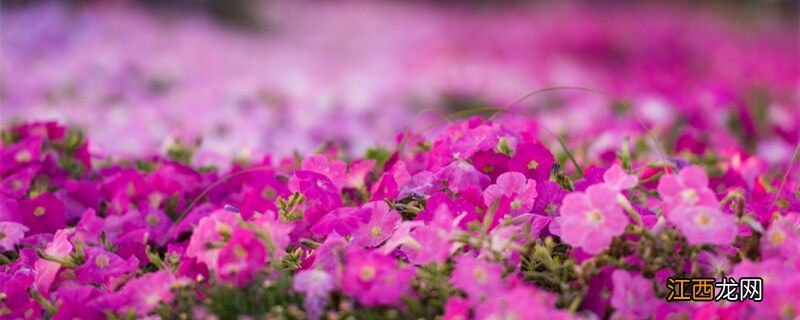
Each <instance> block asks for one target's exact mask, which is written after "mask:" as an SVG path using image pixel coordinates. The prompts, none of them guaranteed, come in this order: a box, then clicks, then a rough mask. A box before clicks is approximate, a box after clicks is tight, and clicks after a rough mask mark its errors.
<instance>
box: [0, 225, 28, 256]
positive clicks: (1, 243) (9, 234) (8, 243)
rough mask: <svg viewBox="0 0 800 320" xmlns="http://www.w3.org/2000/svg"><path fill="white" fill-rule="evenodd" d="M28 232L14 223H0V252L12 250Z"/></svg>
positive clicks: (22, 226) (25, 228) (26, 228)
mask: <svg viewBox="0 0 800 320" xmlns="http://www.w3.org/2000/svg"><path fill="white" fill-rule="evenodd" d="M28 230H29V229H28V227H26V226H24V225H21V224H19V223H16V222H0V252H4V251H8V250H13V249H14V246H16V245H17V243H19V240H21V239H22V238H24V237H25V232H27V231H28Z"/></svg>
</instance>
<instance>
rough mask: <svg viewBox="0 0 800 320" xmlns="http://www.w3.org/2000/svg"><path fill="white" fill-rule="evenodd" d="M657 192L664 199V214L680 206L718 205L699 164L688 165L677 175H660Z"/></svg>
mask: <svg viewBox="0 0 800 320" xmlns="http://www.w3.org/2000/svg"><path fill="white" fill-rule="evenodd" d="M658 193H659V194H660V195H661V197H662V199H663V200H664V214H665V215H669V214H670V213H671V212H672V211H673V210H674V209H675V208H677V207H680V206H709V207H718V206H719V201H717V197H716V196H715V195H714V192H713V191H711V189H709V188H708V176H707V175H706V172H705V170H703V168H701V167H699V166H689V167H686V168H683V169H682V170H681V171H680V173H678V174H677V175H675V174H671V175H665V176H663V177H661V180H659V182H658Z"/></svg>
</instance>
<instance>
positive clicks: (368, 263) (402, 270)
mask: <svg viewBox="0 0 800 320" xmlns="http://www.w3.org/2000/svg"><path fill="white" fill-rule="evenodd" d="M344 260H345V267H344V272H343V274H342V291H343V292H344V293H345V294H347V295H350V296H352V297H355V298H356V299H357V300H358V301H359V302H361V303H362V304H364V305H366V306H376V305H397V304H399V303H400V298H401V297H403V296H405V295H408V294H410V290H411V280H412V279H413V278H414V276H415V275H416V270H415V269H413V268H411V267H397V261H396V260H395V259H393V258H390V257H387V256H384V255H381V254H379V253H377V252H375V251H368V250H364V249H358V248H354V249H350V250H348V251H347V253H346V255H345V258H344Z"/></svg>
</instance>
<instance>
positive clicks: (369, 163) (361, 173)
mask: <svg viewBox="0 0 800 320" xmlns="http://www.w3.org/2000/svg"><path fill="white" fill-rule="evenodd" d="M375 163H376V162H375V160H360V159H359V160H354V161H353V162H352V163H350V170H348V171H347V175H345V181H344V186H345V187H348V188H353V189H359V188H361V187H363V186H364V184H365V183H364V180H365V179H366V178H367V175H368V174H369V173H370V172H371V171H372V169H373V168H375Z"/></svg>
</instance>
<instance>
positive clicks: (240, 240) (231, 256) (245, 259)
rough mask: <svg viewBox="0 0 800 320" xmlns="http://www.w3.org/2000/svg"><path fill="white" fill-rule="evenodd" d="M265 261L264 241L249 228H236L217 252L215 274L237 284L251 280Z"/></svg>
mask: <svg viewBox="0 0 800 320" xmlns="http://www.w3.org/2000/svg"><path fill="white" fill-rule="evenodd" d="M266 262H267V249H266V248H265V247H264V243H263V242H262V241H261V239H259V238H258V237H256V235H255V232H253V231H252V230H250V229H245V228H237V229H236V230H234V231H233V234H232V235H231V238H230V240H228V243H227V244H225V246H224V247H222V249H221V250H220V252H219V258H218V261H217V275H218V276H219V277H220V279H222V280H223V281H226V282H230V283H233V284H235V285H238V286H245V285H248V284H250V283H251V282H253V280H255V277H256V276H257V275H258V273H259V271H260V270H261V268H263V267H264V265H265V264H266Z"/></svg>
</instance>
